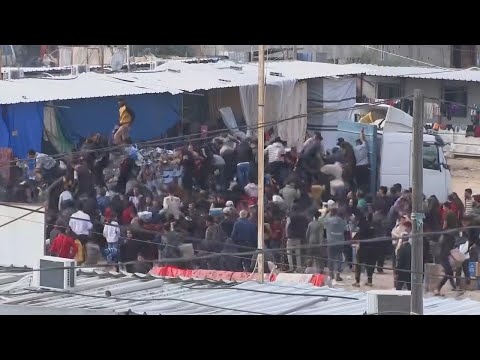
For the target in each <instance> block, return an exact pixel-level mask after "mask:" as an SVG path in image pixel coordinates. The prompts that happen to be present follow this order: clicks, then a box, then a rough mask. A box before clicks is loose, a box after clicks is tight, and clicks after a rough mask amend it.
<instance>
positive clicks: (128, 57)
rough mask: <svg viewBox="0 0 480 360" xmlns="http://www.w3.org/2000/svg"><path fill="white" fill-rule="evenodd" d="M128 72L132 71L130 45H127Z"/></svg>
mask: <svg viewBox="0 0 480 360" xmlns="http://www.w3.org/2000/svg"><path fill="white" fill-rule="evenodd" d="M127 72H130V45H127Z"/></svg>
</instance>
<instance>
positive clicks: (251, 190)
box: [245, 182, 258, 198]
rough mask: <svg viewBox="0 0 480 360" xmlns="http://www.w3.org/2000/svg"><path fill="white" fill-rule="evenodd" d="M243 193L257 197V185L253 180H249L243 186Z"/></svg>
mask: <svg viewBox="0 0 480 360" xmlns="http://www.w3.org/2000/svg"><path fill="white" fill-rule="evenodd" d="M245 194H247V196H248V197H251V198H258V185H257V184H255V183H254V182H250V183H249V184H247V186H245Z"/></svg>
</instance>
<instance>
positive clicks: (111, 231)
mask: <svg viewBox="0 0 480 360" xmlns="http://www.w3.org/2000/svg"><path fill="white" fill-rule="evenodd" d="M103 236H104V237H105V239H106V240H107V247H106V249H105V251H104V255H105V258H106V259H107V261H108V262H109V263H112V262H117V260H118V255H119V246H118V239H119V238H120V227H119V225H118V222H117V216H116V214H113V215H112V220H111V221H110V223H109V224H106V225H105V227H104V228H103Z"/></svg>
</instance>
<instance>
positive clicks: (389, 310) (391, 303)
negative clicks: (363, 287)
mask: <svg viewBox="0 0 480 360" xmlns="http://www.w3.org/2000/svg"><path fill="white" fill-rule="evenodd" d="M410 299H411V295H410V291H397V290H372V291H368V292H367V311H366V314H367V315H409V314H410Z"/></svg>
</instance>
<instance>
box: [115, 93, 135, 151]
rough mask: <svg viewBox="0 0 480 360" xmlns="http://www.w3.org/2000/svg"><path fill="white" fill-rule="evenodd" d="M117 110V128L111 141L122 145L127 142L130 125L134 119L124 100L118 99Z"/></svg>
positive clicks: (133, 114)
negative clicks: (118, 116) (118, 115)
mask: <svg viewBox="0 0 480 360" xmlns="http://www.w3.org/2000/svg"><path fill="white" fill-rule="evenodd" d="M118 111H119V114H120V118H119V125H118V126H119V127H118V130H116V131H115V130H114V135H113V143H114V144H115V145H122V144H127V143H129V140H130V135H129V131H130V127H131V126H132V123H133V121H134V120H135V113H134V112H133V111H132V109H130V108H129V107H128V106H127V103H126V102H125V100H123V99H120V100H119V101H118Z"/></svg>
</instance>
